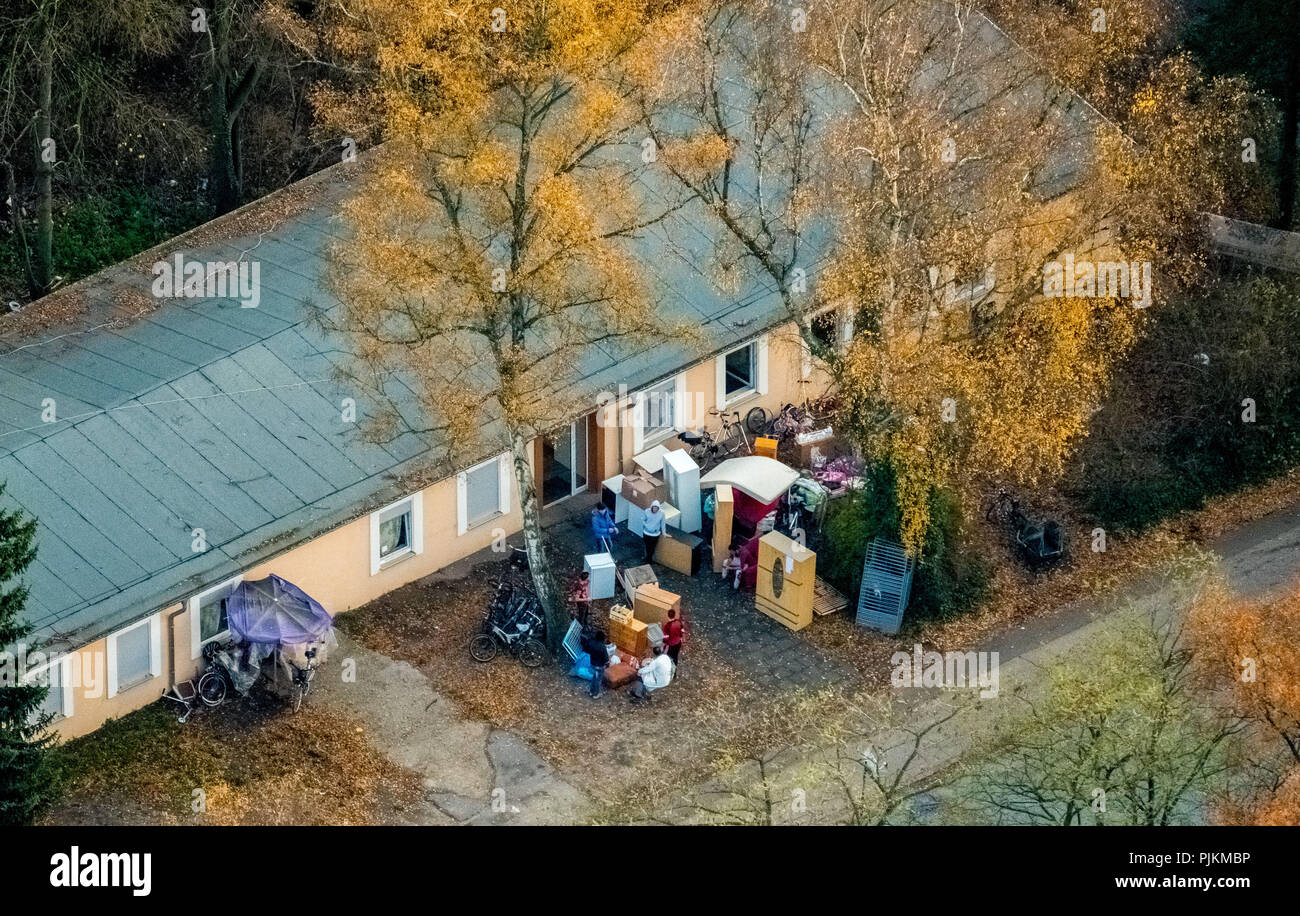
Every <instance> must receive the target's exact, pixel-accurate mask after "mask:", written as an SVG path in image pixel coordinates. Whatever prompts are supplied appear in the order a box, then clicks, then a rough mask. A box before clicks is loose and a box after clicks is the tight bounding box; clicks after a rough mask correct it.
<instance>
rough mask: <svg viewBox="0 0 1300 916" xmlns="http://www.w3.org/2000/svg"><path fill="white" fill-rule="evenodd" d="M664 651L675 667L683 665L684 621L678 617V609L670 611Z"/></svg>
mask: <svg viewBox="0 0 1300 916" xmlns="http://www.w3.org/2000/svg"><path fill="white" fill-rule="evenodd" d="M664 650H665V651H666V652H667V653H668V657H669V658H671V659H672V660H673V664H674V665H680V664H681V654H682V619H681V618H680V617H678V616H677V609H676V608H671V607H670V608H669V609H668V622H667V623H665V624H664Z"/></svg>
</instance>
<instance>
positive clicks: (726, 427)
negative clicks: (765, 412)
mask: <svg viewBox="0 0 1300 916" xmlns="http://www.w3.org/2000/svg"><path fill="white" fill-rule="evenodd" d="M754 410H762V408H761V407H756V408H754ZM751 413H752V411H751ZM709 416H711V417H717V418H718V419H719V421H720V422H721V424H722V428H721V429H720V430H719V431H718V434H717V435H714V434H713V433H711V432H710V431H709V430H708V429H707V428H706V429H699V430H687V431H686V432H684V433H682V434H681V437H680V438H681V440H682V441H683V442H684V443H686V448H687V453H688V454H689V455H690V456H691V458H692V459H693V460H694V461H695V463H696V464H698V465H699V466H700V467H702V468H703V467H708V466H709V465H711V464H714V463H716V462H718V461H721V460H722V459H723V458H728V457H730V456H732V455H734V454H736V452H738V451H740V449H741V448H742V447H743V448H744V450H745V454H749V453H750V452H751V451H753V448H752V447H751V445H750V443H749V437H748V436H747V435H746V434H745V427H744V426H743V425H742V424H741V422H740V411H738V410H732V411H725V410H718V409H717V408H716V407H715V408H713V409H711V410H710V411H709Z"/></svg>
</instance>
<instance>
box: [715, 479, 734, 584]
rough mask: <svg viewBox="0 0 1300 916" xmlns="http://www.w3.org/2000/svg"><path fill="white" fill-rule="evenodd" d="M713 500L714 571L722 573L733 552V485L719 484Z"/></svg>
mask: <svg viewBox="0 0 1300 916" xmlns="http://www.w3.org/2000/svg"><path fill="white" fill-rule="evenodd" d="M713 500H714V506H713V571H714V572H715V573H721V572H722V564H723V563H725V562H727V554H728V553H729V552H730V550H731V520H732V518H733V517H734V516H735V512H736V500H735V494H733V493H732V491H731V484H726V483H720V484H718V487H717V489H716V490H714V497H713Z"/></svg>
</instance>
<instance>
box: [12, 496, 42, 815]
mask: <svg viewBox="0 0 1300 916" xmlns="http://www.w3.org/2000/svg"><path fill="white" fill-rule="evenodd" d="M3 495H4V484H2V483H0V497H2V496H3ZM35 538H36V522H35V521H33V520H31V519H28V518H25V517H24V516H23V513H22V511H21V510H16V511H13V512H9V511H5V510H4V509H2V508H0V648H3V649H7V650H9V651H11V652H14V653H15V654H16V653H17V652H19V651H24V652H25V651H26V648H25V647H23V646H22V643H23V641H24V640H25V639H26V638H27V636H28V635H30V633H31V630H32V627H31V624H29V623H27V622H26V621H25V620H23V619H22V616H21V615H22V610H23V605H24V603H25V602H26V601H27V586H26V585H24V584H22V582H21V581H19V580H20V579H21V577H22V574H23V573H24V572H25V571H26V570H27V567H28V566H30V565H31V563H32V560H34V559H35V558H36V547H35V544H34V541H35ZM14 662H15V660H14V659H13V658H10V659H8V660H7V664H5V665H3V666H0V825H6V826H8V825H15V824H27V823H30V822H31V820H32V817H33V816H34V815H35V813H36V811H37V810H38V809H39V808H40V807H41V805H42V804H43V803H44V802H45V800H46V797H47V794H48V784H49V781H48V776H49V770H48V767H47V757H46V752H47V750H48V749H49V747H50V745H51V744H52V743H53V742H54V736H53V735H49V734H46V731H45V728H46V726H47V725H48V724H49V721H50V716H49V715H48V714H44V715H42V714H41V711H40V710H41V707H42V706H43V705H44V703H45V697H46V694H48V693H49V686H48V685H47V684H38V683H31V684H22V683H19V682H18V667H17V665H16V664H15V663H14Z"/></svg>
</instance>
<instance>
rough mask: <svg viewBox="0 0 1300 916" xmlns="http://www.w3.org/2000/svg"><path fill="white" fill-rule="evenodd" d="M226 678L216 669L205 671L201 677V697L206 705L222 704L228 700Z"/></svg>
mask: <svg viewBox="0 0 1300 916" xmlns="http://www.w3.org/2000/svg"><path fill="white" fill-rule="evenodd" d="M227 689H228V688H227V687H226V679H225V678H224V677H222V676H221V675H220V674H218V673H217V672H216V671H205V672H204V673H203V677H201V678H199V699H201V700H202V701H203V705H204V706H220V705H221V704H222V703H224V702H226V690H227Z"/></svg>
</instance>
